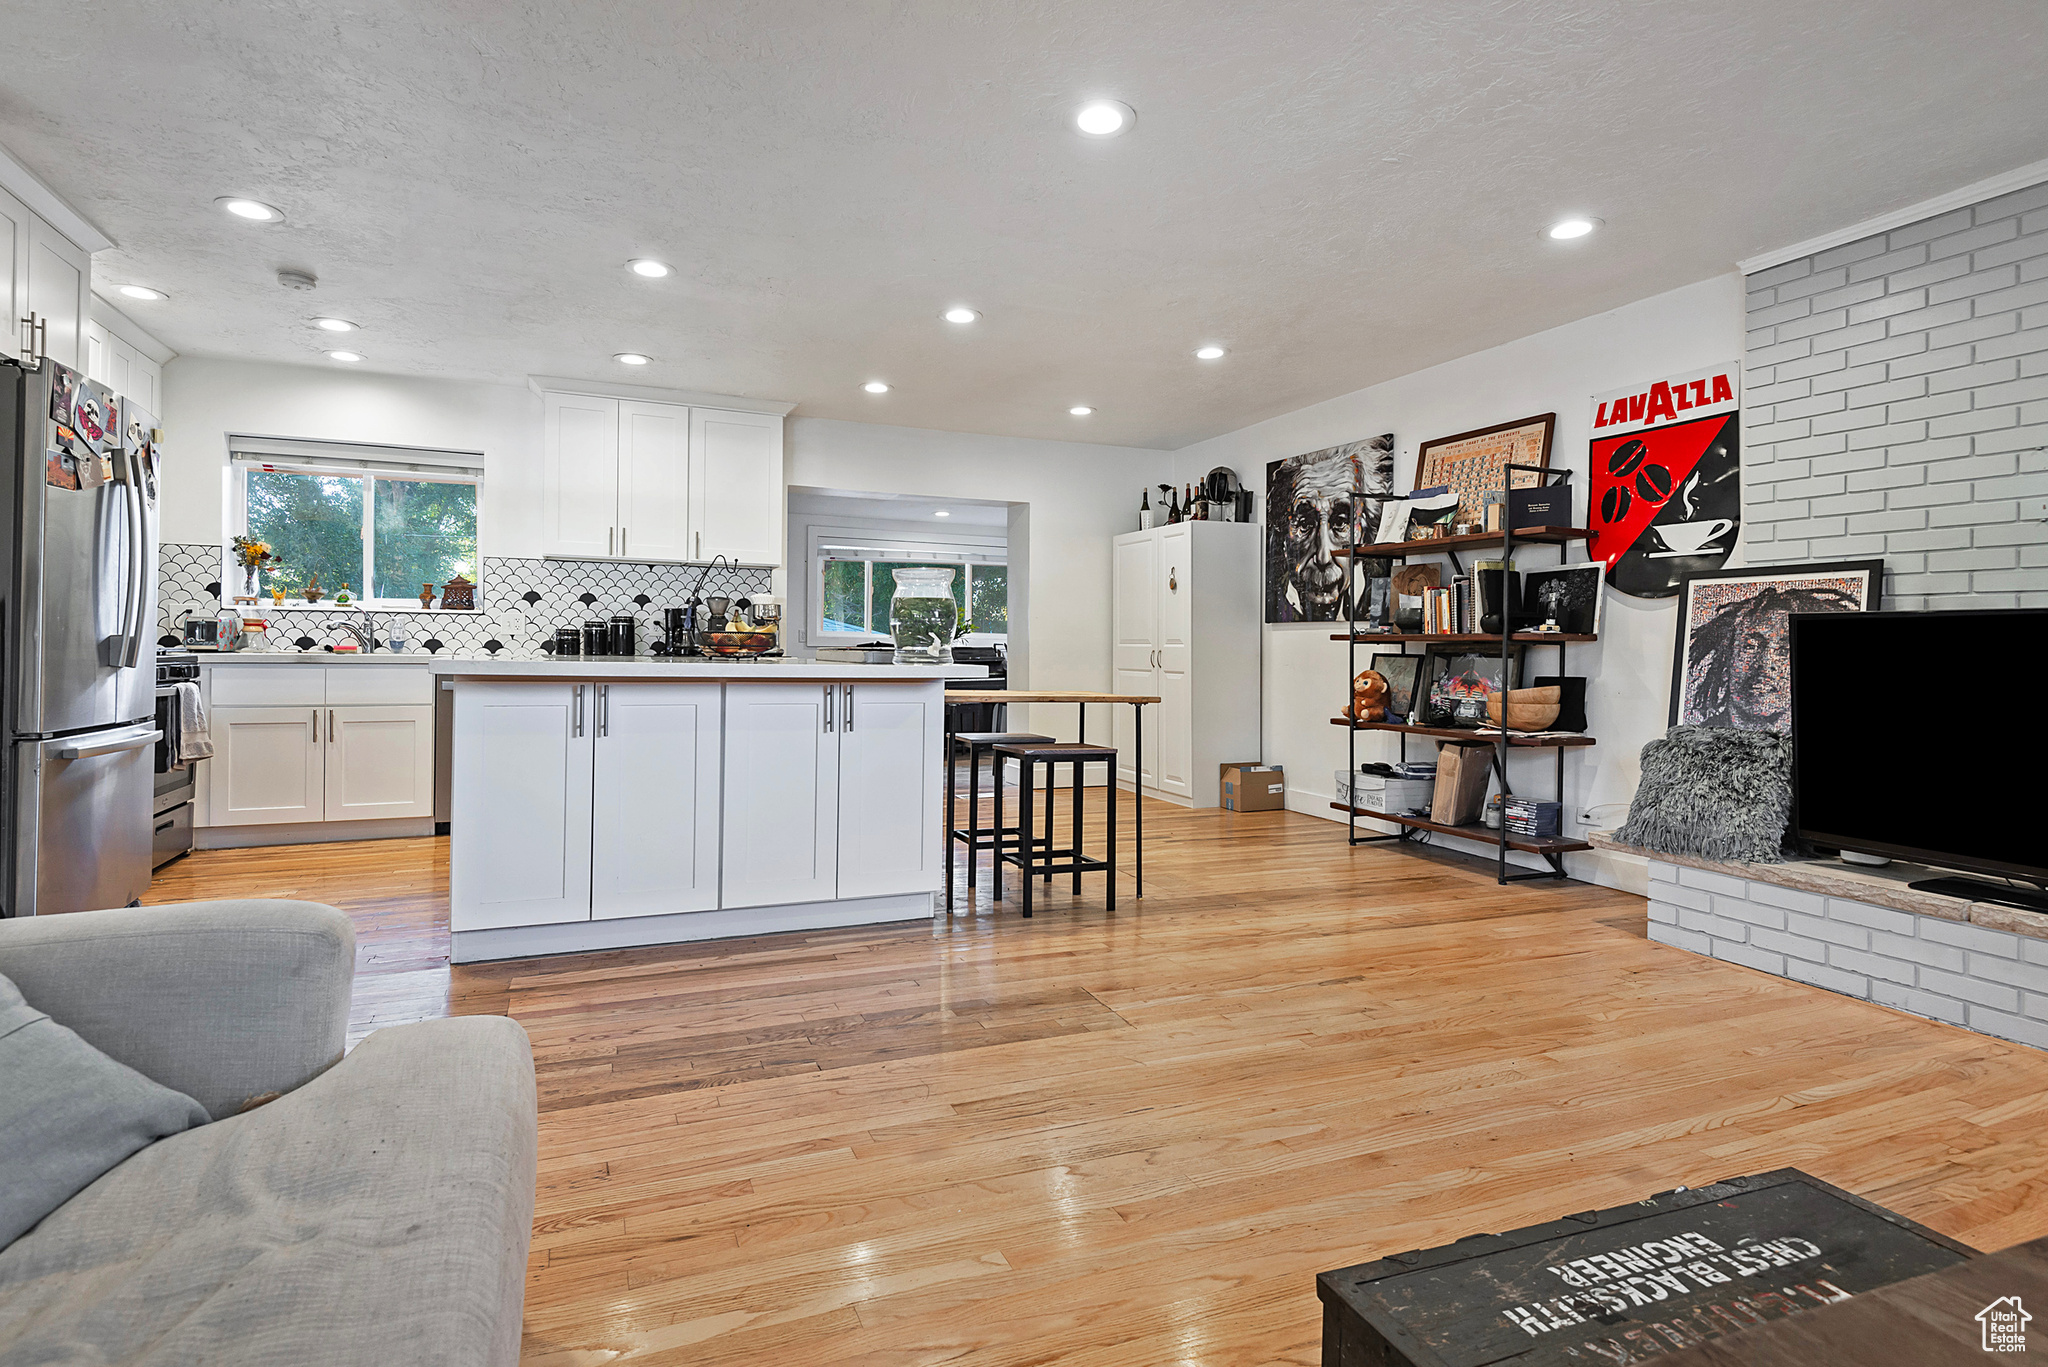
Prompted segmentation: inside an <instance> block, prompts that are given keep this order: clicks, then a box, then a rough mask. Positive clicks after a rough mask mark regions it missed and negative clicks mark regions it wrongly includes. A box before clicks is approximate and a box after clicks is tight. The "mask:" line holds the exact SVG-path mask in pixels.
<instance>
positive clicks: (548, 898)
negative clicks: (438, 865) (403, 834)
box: [448, 683, 595, 930]
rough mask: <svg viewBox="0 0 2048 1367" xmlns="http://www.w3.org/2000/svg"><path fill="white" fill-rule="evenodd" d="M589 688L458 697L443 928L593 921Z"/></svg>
mask: <svg viewBox="0 0 2048 1367" xmlns="http://www.w3.org/2000/svg"><path fill="white" fill-rule="evenodd" d="M590 692H591V689H590V685H588V684H567V683H477V684H464V685H463V686H462V687H461V688H459V689H457V690H456V691H455V756H456V759H455V773H454V809H455V811H456V812H458V813H460V814H461V815H460V819H461V820H462V822H463V834H462V839H460V840H457V841H455V842H454V844H453V847H452V849H451V851H450V854H451V859H450V863H449V897H448V909H449V915H448V923H449V925H450V927H451V928H453V929H455V930H492V929H496V928H498V927H500V926H535V925H548V924H552V923H555V922H560V921H587V920H589V919H590V834H591V830H590V778H591V745H592V743H593V736H594V732H595V726H594V723H593V719H592V717H591V704H592V699H591V698H590V696H589V695H590Z"/></svg>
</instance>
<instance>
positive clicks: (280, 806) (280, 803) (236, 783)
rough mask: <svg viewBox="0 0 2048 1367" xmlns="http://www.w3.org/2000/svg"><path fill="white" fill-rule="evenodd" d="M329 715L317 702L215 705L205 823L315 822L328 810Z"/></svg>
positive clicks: (228, 824) (211, 717)
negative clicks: (325, 739) (325, 727)
mask: <svg viewBox="0 0 2048 1367" xmlns="http://www.w3.org/2000/svg"><path fill="white" fill-rule="evenodd" d="M326 719H327V712H326V709H325V708H319V707H216V708H214V709H213V712H212V713H211V715H210V716H209V717H208V719H207V722H208V729H209V730H211V731H212V733H213V750H214V753H213V759H212V760H211V761H209V762H208V764H207V769H208V775H207V782H208V794H207V797H208V807H209V809H210V810H209V812H208V824H209V825H213V826H268V825H282V824H284V823H287V822H293V821H319V820H322V819H323V815H322V814H323V812H324V811H325V809H326V799H325V792H326V780H325V769H324V760H325V753H324V752H325V749H326V746H325V745H324V743H323V742H322V740H321V736H322V735H323V734H324V733H323V732H322V730H321V727H322V725H323V723H325V721H326Z"/></svg>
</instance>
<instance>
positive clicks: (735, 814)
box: [720, 683, 840, 908]
mask: <svg viewBox="0 0 2048 1367" xmlns="http://www.w3.org/2000/svg"><path fill="white" fill-rule="evenodd" d="M839 691H840V689H839V685H838V684H812V683H786V684H783V683H736V684H727V685H726V686H725V831H724V839H723V841H722V844H723V847H724V853H725V858H724V867H723V869H722V872H721V881H722V887H723V896H722V898H721V900H720V905H721V906H723V907H726V908H733V907H769V906H778V905H781V904H783V903H788V902H828V901H831V900H832V899H833V898H835V897H837V896H838V895H839V894H838V882H839V759H840V756H839V730H838V726H839V718H838V704H839V699H838V694H839Z"/></svg>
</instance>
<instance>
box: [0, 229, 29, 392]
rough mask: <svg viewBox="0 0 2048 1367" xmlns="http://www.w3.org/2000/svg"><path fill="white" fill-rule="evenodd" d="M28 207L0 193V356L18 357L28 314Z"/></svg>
mask: <svg viewBox="0 0 2048 1367" xmlns="http://www.w3.org/2000/svg"><path fill="white" fill-rule="evenodd" d="M28 219H29V213H28V206H27V205H25V204H23V203H22V202H21V201H20V200H18V199H16V198H15V197H14V196H13V195H10V194H8V193H7V192H6V191H5V190H0V356H19V355H20V354H21V322H20V319H21V316H22V315H23V314H24V313H27V312H28Z"/></svg>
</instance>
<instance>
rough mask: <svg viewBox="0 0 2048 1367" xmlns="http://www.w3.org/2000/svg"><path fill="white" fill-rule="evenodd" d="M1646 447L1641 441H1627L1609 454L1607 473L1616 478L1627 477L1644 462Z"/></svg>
mask: <svg viewBox="0 0 2048 1367" xmlns="http://www.w3.org/2000/svg"><path fill="white" fill-rule="evenodd" d="M1647 449H1649V448H1647V447H1645V446H1644V445H1643V444H1642V442H1640V441H1634V440H1631V441H1625V442H1623V443H1622V444H1621V445H1619V446H1617V447H1615V448H1614V450H1612V451H1611V452H1609V453H1608V455H1607V473H1608V474H1610V475H1613V476H1614V477H1615V478H1616V479H1627V478H1628V477H1629V476H1630V475H1632V474H1634V473H1635V472H1636V467H1637V466H1638V465H1641V464H1642V463H1643V452H1644V451H1646V450H1647Z"/></svg>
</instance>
